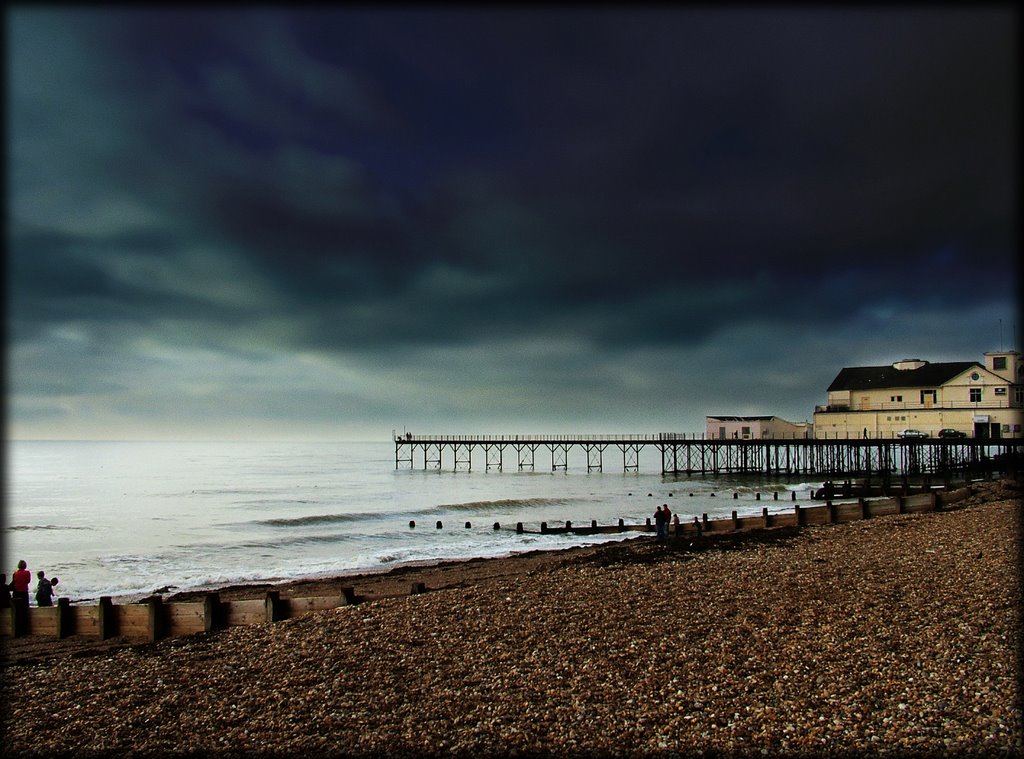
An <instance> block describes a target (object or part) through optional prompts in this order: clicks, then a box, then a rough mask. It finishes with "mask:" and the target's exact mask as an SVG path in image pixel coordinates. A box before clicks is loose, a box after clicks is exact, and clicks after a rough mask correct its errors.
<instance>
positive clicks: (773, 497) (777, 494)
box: [772, 490, 779, 501]
mask: <svg viewBox="0 0 1024 759" xmlns="http://www.w3.org/2000/svg"><path fill="white" fill-rule="evenodd" d="M772 500H773V501H777V500H779V491H778V490H776V491H775V492H773V493H772Z"/></svg>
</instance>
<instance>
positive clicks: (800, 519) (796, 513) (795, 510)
mask: <svg viewBox="0 0 1024 759" xmlns="http://www.w3.org/2000/svg"><path fill="white" fill-rule="evenodd" d="M793 516H794V518H795V519H796V526H797V527H799V526H800V525H801V524H803V519H804V515H803V514H802V513H801V512H800V504H799V503H798V504H796V505H795V506H794V507H793Z"/></svg>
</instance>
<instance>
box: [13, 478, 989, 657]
mask: <svg viewBox="0 0 1024 759" xmlns="http://www.w3.org/2000/svg"><path fill="white" fill-rule="evenodd" d="M973 492H974V491H973V489H972V488H971V487H970V486H968V487H963V488H959V489H957V490H952V491H929V492H925V493H918V494H914V495H895V496H892V497H889V498H882V499H877V500H867V499H865V498H858V499H857V500H856V501H852V502H848V503H833V502H832V501H831V500H827V501H826V502H825V503H822V504H819V505H816V506H801V505H800V504H794V505H793V506H792V507H791V508H790V509H788V510H786V511H783V512H776V513H769V510H768V508H767V507H764V508H762V510H761V513H760V514H754V515H744V516H740V515H739V514H738V512H736V511H733V512H732V513H731V515H730V516H728V517H719V518H715V519H709V518H708V515H707V514H703V515H702V516H701V517H700V518H697V517H694V518H693V520H692V521H690V522H682V523H680V525H679V536H680V537H683V536H685V537H687V538H694V537H698V536H702V535H711V534H725V533H730V532H743V531H753V530H770V529H773V528H780V527H804V526H812V525H829V524H840V523H844V522H852V521H856V520H860V519H872V518H876V517H883V516H889V515H894V514H910V513H920V512H929V511H941V510H944V509H949V508H951V507H955V505H956V504H957V503H959V502H961V501H963V500H966V499H967V498H968V497H970V496H971V495H972V494H973ZM654 530H655V528H654V526H653V525H651V523H650V521H649V520H648V522H647V523H646V524H642V525H626V524H624V523H623V521H622V520H619V522H618V524H615V525H598V524H597V523H596V522H595V521H591V522H590V524H588V525H573V524H572V523H571V522H566V523H565V524H564V526H554V527H552V526H548V525H547V524H546V523H542V525H541V529H540V530H539V531H529V532H539V533H540V534H558V533H574V534H595V533H615V532H633V531H636V532H653V531H654ZM516 531H517V532H527V531H526V530H524V529H523V527H522V525H521V524H519V525H517V527H516ZM674 531H675V525H670V526H669V534H670V537H669V539H670V540H671V539H673V535H674ZM429 590H430V589H429V588H427V587H426V586H425V584H424V583H412V584H411V586H410V589H409V595H416V594H419V593H425V592H428V591H429ZM404 595H406V594H391V595H359V594H357V593H356V592H355V590H354V589H353V588H352V587H344V588H341V590H340V592H339V593H338V594H337V595H332V596H315V597H306V598H282V597H281V596H280V593H279V592H278V591H267V593H266V594H265V596H264V597H263V598H261V599H246V600H233V601H222V600H221V599H220V598H219V595H218V594H217V593H208V594H206V595H205V596H204V597H203V598H202V599H201V600H199V601H171V602H165V601H164V600H163V599H162V598H161V597H160V596H152V597H150V598H148V599H145V600H143V601H139V602H135V603H125V604H115V603H113V601H112V600H111V599H110V598H109V597H102V598H100V599H99V603H97V604H71V603H69V600H68V599H67V598H60V599H58V602H57V605H56V606H51V607H28V606H24V605H20V604H18V605H14V606H12V607H10V608H8V609H3V610H0V611H2V612H3V613H0V636H6V637H22V636H27V635H32V636H43V637H52V638H67V637H69V636H72V635H82V636H87V637H94V638H98V639H100V640H107V639H110V638H113V637H118V636H120V637H124V638H127V639H129V640H131V641H138V642H152V641H156V640H160V639H162V638H173V637H178V636H183V635H194V634H196V633H202V632H211V631H214V630H221V629H226V628H229V627H237V626H241V625H253V624H261V623H266V622H276V621H279V620H283V619H290V618H293V617H298V616H301V615H303V614H308V613H310V612H314V611H320V610H325V609H333V608H337V607H339V606H350V605H354V604H359V603H364V602H367V601H374V600H380V599H383V598H397V597H400V596H404Z"/></svg>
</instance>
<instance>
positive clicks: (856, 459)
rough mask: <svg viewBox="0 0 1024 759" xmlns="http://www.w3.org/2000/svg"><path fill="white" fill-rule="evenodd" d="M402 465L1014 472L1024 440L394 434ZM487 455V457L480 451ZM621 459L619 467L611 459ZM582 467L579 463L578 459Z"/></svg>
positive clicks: (462, 468)
mask: <svg viewBox="0 0 1024 759" xmlns="http://www.w3.org/2000/svg"><path fill="white" fill-rule="evenodd" d="M394 440H395V468H396V469H401V468H407V469H414V468H416V467H417V466H421V467H422V468H423V469H428V470H429V469H443V468H445V466H446V464H447V466H448V467H450V468H451V470H452V471H456V472H458V471H466V472H468V471H472V470H473V469H474V466H475V467H477V468H479V467H480V466H481V465H482V466H483V468H484V470H485V471H488V472H490V471H497V472H501V471H503V470H504V468H505V466H506V463H509V462H507V461H506V459H508V458H509V457H512V458H511V464H512V465H513V466H514V467H515V468H516V469H517V470H518V471H531V472H532V471H537V470H538V469H541V470H546V469H547V467H548V466H549V465H550V467H551V471H559V470H562V471H566V470H568V469H569V462H570V452H575V453H576V454H579V453H582V454H583V462H584V463H581V464H579V465H580V466H581V467H582V466H584V465H585V466H586V469H587V471H588V472H594V471H597V472H601V471H604V467H605V465H606V459H607V460H608V463H609V464H611V465H612V466H615V467H617V466H619V465H620V462H621V467H622V471H624V472H631V471H632V472H635V471H639V462H640V454H641V451H643V450H644V449H645V448H648V447H650V446H654V447H656V448H657V449H658V451H659V452H660V459H661V473H662V474H687V475H693V474H701V475H709V474H711V475H717V474H768V475H802V474H808V475H816V476H828V477H836V476H866V477H868V478H870V477H871V476H873V475H880V476H907V475H918V474H945V473H954V472H979V473H981V472H1003V473H1008V472H1015V471H1017V469H1018V468H1019V465H1020V462H1021V459H1022V457H1024V439H1022V438H1005V439H999V438H959V439H939V438H927V439H923V440H899V439H872V438H841V439H832V440H828V439H821V438H794V439H774V438H772V439H761V440H710V439H704V438H699V437H697V436H695V435H689V436H688V435H686V434H681V433H680V434H677V433H669V432H659V433H654V434H638V435H590V434H571V435H558V434H545V435H413V434H411V433H405V434H401V435H395V436H394ZM481 454H482V456H481ZM612 461H614V464H613V463H612ZM574 466H575V464H574Z"/></svg>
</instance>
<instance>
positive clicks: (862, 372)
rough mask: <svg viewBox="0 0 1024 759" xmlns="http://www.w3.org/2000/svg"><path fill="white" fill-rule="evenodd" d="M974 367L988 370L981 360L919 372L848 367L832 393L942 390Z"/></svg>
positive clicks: (931, 366) (930, 366)
mask: <svg viewBox="0 0 1024 759" xmlns="http://www.w3.org/2000/svg"><path fill="white" fill-rule="evenodd" d="M972 367H980V368H982V369H984V367H983V366H981V364H979V363H978V362H977V361H950V362H946V363H937V364H925V365H924V366H921V367H918V368H917V369H896V368H894V367H892V366H847V367H844V368H843V369H842V370H840V372H839V374H837V375H836V378H835V379H834V380H832V384H831V385H829V386H828V391H829V392H832V391H834V390H878V389H881V388H889V387H893V388H898V387H938V386H940V385H943V384H945V383H947V382H949V381H950V380H951V379H953V378H954V377H956V376H957V375H959V374H962V373H963V372H965V371H967V370H968V369H970V368H972Z"/></svg>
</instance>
